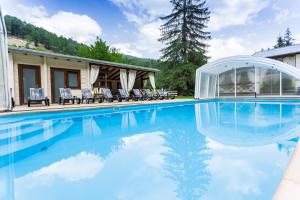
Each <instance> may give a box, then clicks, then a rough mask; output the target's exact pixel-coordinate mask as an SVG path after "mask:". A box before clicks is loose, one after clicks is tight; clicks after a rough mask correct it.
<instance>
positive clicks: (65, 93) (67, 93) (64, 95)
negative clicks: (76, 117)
mask: <svg viewBox="0 0 300 200" xmlns="http://www.w3.org/2000/svg"><path fill="white" fill-rule="evenodd" d="M59 93H60V97H59V104H63V105H64V104H65V102H66V101H68V102H70V101H71V102H72V104H74V103H75V102H76V103H78V104H80V98H78V97H76V96H73V95H72V91H71V88H59Z"/></svg>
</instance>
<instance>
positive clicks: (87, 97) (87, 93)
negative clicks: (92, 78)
mask: <svg viewBox="0 0 300 200" xmlns="http://www.w3.org/2000/svg"><path fill="white" fill-rule="evenodd" d="M81 93H82V98H81V103H83V102H84V101H85V102H86V103H91V102H92V103H94V102H95V97H94V96H93V94H92V91H91V90H90V89H88V88H84V89H82V90H81Z"/></svg>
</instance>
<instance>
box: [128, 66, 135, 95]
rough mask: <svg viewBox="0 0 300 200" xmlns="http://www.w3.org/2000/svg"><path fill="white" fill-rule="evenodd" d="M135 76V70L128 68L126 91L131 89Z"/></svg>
mask: <svg viewBox="0 0 300 200" xmlns="http://www.w3.org/2000/svg"><path fill="white" fill-rule="evenodd" d="M135 77H136V71H135V70H129V73H128V84H127V87H128V88H127V92H130V91H131V90H132V89H133V86H134V82H135Z"/></svg>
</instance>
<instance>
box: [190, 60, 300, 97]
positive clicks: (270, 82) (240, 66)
mask: <svg viewBox="0 0 300 200" xmlns="http://www.w3.org/2000/svg"><path fill="white" fill-rule="evenodd" d="M299 94H300V69H297V68H296V67H293V66H291V65H288V64H285V63H283V62H280V61H276V60H273V59H269V58H261V57H255V56H233V57H227V58H222V59H219V60H216V61H213V62H211V63H208V64H206V65H204V66H202V67H200V68H199V69H197V71H196V81H195V98H196V99H213V98H222V97H250V96H251V97H253V96H265V97H266V96H267V97H268V96H270V97H282V96H296V95H299Z"/></svg>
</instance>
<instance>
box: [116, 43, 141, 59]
mask: <svg viewBox="0 0 300 200" xmlns="http://www.w3.org/2000/svg"><path fill="white" fill-rule="evenodd" d="M111 46H113V47H115V48H117V49H119V50H120V51H121V53H123V54H126V55H131V56H136V57H142V56H143V55H142V53H141V52H139V51H138V50H136V49H135V48H134V46H133V45H132V44H131V43H116V44H112V45H111Z"/></svg>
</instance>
